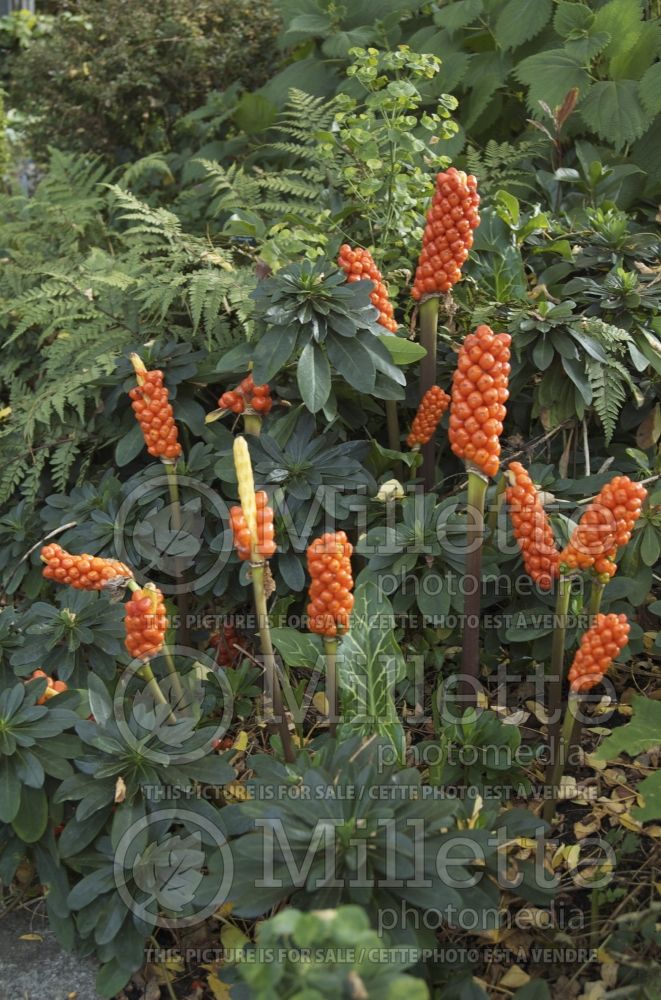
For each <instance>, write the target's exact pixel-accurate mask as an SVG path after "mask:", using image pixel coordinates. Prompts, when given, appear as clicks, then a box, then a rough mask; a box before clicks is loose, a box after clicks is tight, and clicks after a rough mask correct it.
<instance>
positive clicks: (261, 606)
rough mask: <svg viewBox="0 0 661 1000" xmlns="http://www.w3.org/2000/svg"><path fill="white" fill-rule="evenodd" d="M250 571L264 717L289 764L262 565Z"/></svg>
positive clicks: (288, 736) (291, 749)
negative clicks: (278, 738)
mask: <svg viewBox="0 0 661 1000" xmlns="http://www.w3.org/2000/svg"><path fill="white" fill-rule="evenodd" d="M251 569H252V587H253V594H254V596H255V611H256V613H257V626H258V629H259V641H260V646H261V650H262V656H263V657H264V680H265V685H264V689H265V697H264V714H265V716H266V721H267V724H268V725H269V727H270V728H271V729H272V730H273V731H274V732H276V733H278V734H279V736H280V742H281V743H282V751H283V753H284V757H285V760H286V761H287V762H288V763H290V764H291V763H292V762H293V761H294V759H295V754H294V747H293V744H292V739H291V734H290V732H289V726H288V725H287V719H286V718H285V713H284V708H283V705H282V692H281V690H280V682H279V680H278V674H277V668H276V662H275V653H274V652H273V643H272V642H271V629H270V626H269V617H268V611H267V607H266V590H265V589H264V570H265V563H252V564H251Z"/></svg>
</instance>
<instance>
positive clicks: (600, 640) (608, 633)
mask: <svg viewBox="0 0 661 1000" xmlns="http://www.w3.org/2000/svg"><path fill="white" fill-rule="evenodd" d="M629 630H630V627H629V622H628V621H627V618H626V615H615V614H610V615H601V614H600V615H597V619H596V621H595V623H594V624H593V625H591V626H590V628H589V629H588V630H587V632H585V633H584V634H583V636H582V637H581V643H580V646H579V648H578V650H577V651H576V655H575V656H574V660H573V662H572V665H571V668H570V670H569V675H568V679H569V684H570V688H569V703H568V706H567V711H566V712H565V718H564V722H563V726H562V732H561V734H560V739H559V741H558V745H557V746H556V748H555V755H554V756H553V755H552V756H551V759H550V761H549V768H548V772H547V777H548V784H549V785H550V787H551V797H550V798H549V799H547V800H546V802H545V804H544V819H545V820H547V821H550V820H551V819H552V818H553V812H554V810H555V805H556V803H557V794H556V792H557V788H558V787H559V784H560V779H561V777H562V771H563V767H564V764H565V761H566V759H567V756H568V753H569V750H570V749H571V747H572V745H574V744H576V743H577V742H578V739H579V736H580V731H581V721H580V717H579V714H578V711H575V710H574V709H578V708H579V706H580V696H581V695H582V694H584V693H585V692H587V691H590V690H591V689H592V688H593V687H595V686H596V685H597V684H599V683H600V682H601V681H602V680H603V678H604V676H605V674H606V672H607V670H608V669H609V668H610V666H611V664H612V663H613V660H614V659H615V658H616V657H617V656H618V655H619V654H620V653H621V651H622V650H623V649H624V647H625V646H626V644H627V641H628V639H629Z"/></svg>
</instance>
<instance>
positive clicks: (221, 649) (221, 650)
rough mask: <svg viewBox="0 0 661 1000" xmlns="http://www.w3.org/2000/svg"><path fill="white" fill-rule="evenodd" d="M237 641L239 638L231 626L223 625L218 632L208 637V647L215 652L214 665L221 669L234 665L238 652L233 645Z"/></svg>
mask: <svg viewBox="0 0 661 1000" xmlns="http://www.w3.org/2000/svg"><path fill="white" fill-rule="evenodd" d="M238 641H239V636H238V633H237V631H236V629H235V628H234V626H233V625H231V624H229V623H227V622H226V623H225V624H224V625H223V627H222V629H221V631H220V632H214V633H213V635H210V636H209V645H210V646H213V647H214V649H215V650H216V663H217V664H218V665H219V666H221V667H231V666H233V665H234V662H235V661H236V659H237V657H238V656H239V655H240V653H239V650H238V649H236V648H235V646H234V643H235V642H238Z"/></svg>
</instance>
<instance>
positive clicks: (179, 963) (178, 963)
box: [159, 952, 186, 972]
mask: <svg viewBox="0 0 661 1000" xmlns="http://www.w3.org/2000/svg"><path fill="white" fill-rule="evenodd" d="M166 954H167V952H166ZM159 964H160V965H164V966H165V968H166V969H167V970H168V972H185V971H186V966H185V965H184V962H183V960H182V959H181V958H164V959H163V961H162V962H160V963H159Z"/></svg>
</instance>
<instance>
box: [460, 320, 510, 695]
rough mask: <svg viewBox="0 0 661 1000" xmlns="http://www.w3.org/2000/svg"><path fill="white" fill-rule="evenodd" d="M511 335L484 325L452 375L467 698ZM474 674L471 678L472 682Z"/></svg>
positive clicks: (475, 670)
mask: <svg viewBox="0 0 661 1000" xmlns="http://www.w3.org/2000/svg"><path fill="white" fill-rule="evenodd" d="M510 343H511V337H510V336H509V334H506V333H497V334H495V333H494V332H493V330H491V329H490V327H488V326H479V327H478V328H477V330H476V331H475V333H471V334H469V335H468V336H467V337H466V339H465V340H464V343H463V344H462V346H461V348H460V350H459V356H458V358H457V367H456V369H455V372H454V375H453V377H452V403H451V409H450V429H449V438H450V447H451V448H452V451H453V452H454V454H455V455H457V456H458V457H459V458H462V459H463V460H464V462H465V464H466V470H467V472H468V526H467V539H466V542H467V551H466V570H465V576H466V579H467V580H470V581H471V586H470V587H465V588H464V594H465V597H464V620H465V624H464V634H463V653H462V674H463V678H464V680H463V683H462V685H461V686H460V690H461V692H462V694H463V695H464V697H465V699H466V700H467V703H468V704H471V703H473V702H474V699H475V695H476V690H475V686H474V685H475V682H476V681H477V678H478V676H479V642H480V620H479V619H480V590H481V581H482V546H483V542H484V501H485V497H486V491H487V484H488V480H489V477H490V476H495V475H496V474H497V473H498V469H499V464H500V462H499V460H500V435H501V433H502V430H503V420H504V419H505V402H506V400H507V398H508V396H509V391H508V382H509V373H510V365H509V358H510V351H509V347H510ZM469 680H470V683H469Z"/></svg>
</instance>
